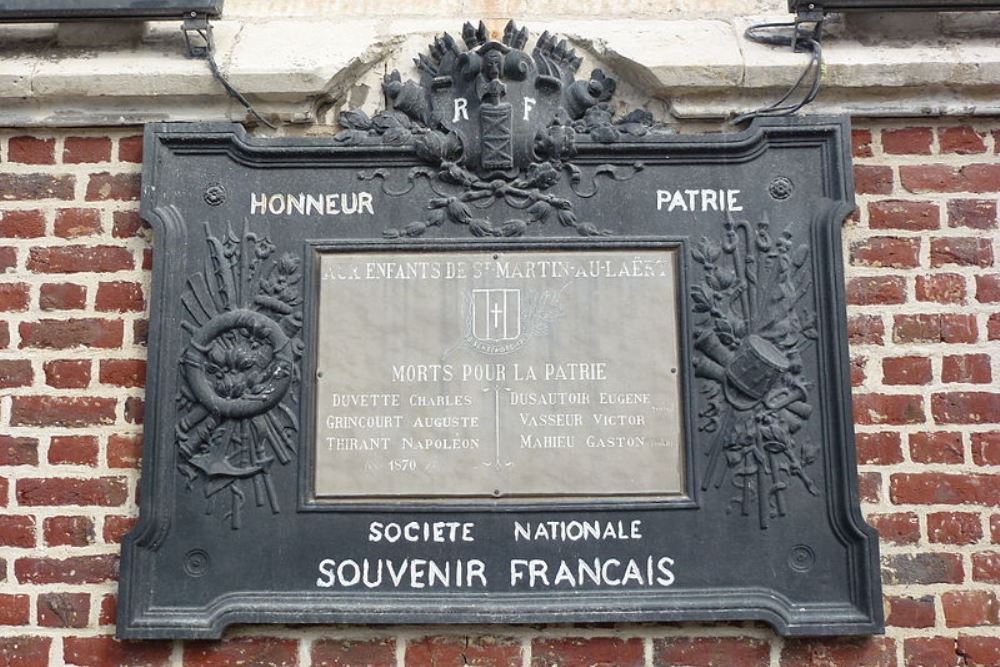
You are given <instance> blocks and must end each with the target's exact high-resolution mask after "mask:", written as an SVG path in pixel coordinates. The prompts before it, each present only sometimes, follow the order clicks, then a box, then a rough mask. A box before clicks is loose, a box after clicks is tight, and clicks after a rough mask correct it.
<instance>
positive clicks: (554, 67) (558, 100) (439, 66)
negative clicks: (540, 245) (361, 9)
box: [336, 21, 662, 237]
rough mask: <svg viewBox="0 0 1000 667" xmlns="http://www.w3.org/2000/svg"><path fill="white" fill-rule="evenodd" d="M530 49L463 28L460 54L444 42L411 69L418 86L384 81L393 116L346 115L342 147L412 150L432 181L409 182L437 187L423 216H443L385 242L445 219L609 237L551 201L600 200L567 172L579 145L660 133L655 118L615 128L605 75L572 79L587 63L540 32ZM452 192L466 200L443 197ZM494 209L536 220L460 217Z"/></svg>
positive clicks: (477, 227)
mask: <svg viewBox="0 0 1000 667" xmlns="http://www.w3.org/2000/svg"><path fill="white" fill-rule="evenodd" d="M527 43H528V31H527V30H526V29H524V28H518V27H517V26H516V25H515V24H514V22H513V21H511V22H510V23H508V24H507V26H506V28H505V29H504V32H503V36H502V38H501V39H500V40H499V41H497V40H495V39H491V36H490V33H489V31H488V30H487V28H486V26H485V25H484V24H483V23H482V22H480V23H479V26H478V27H474V26H473V25H472V24H471V23H466V24H465V26H464V27H463V29H462V40H461V43H460V42H458V41H456V40H455V39H454V38H453V37H452V36H451V35H449V34H447V33H444V34H443V35H441V36H440V37H437V38H436V39H435V40H434V42H433V43H432V44H431V45H430V47H429V49H428V52H427V53H426V54H421V55H420V56H419V57H418V58H416V59H415V61H414V62H415V63H416V65H417V69H418V70H419V71H420V82H419V83H417V82H415V81H412V80H406V81H404V80H403V79H402V77H401V76H400V74H399V72H398V71H394V72H392V73H391V74H389V75H387V76H386V77H385V79H384V82H383V88H384V90H385V94H386V97H387V99H388V103H389V105H390V107H391V108H389V109H386V110H385V111H381V112H379V113H378V114H376V115H375V116H374V117H372V118H369V117H368V116H367V115H366V114H365V113H364V112H361V111H346V112H344V113H342V114H341V115H340V119H339V120H340V123H341V125H343V126H344V130H343V131H341V132H340V133H339V134H338V135H337V136H336V140H337V141H338V142H339V143H342V144H348V145H356V144H373V143H379V144H384V145H397V146H408V145H412V146H413V149H414V151H415V152H416V154H417V156H418V157H419V158H420V160H421V161H422V162H424V163H427V164H428V165H431V166H432V167H433V169H434V170H435V171H434V172H433V173H430V172H426V171H424V172H420V171H418V172H414V173H413V174H411V180H412V178H417V177H426V178H428V179H429V180H430V181H432V183H434V184H435V186H434V191H435V193H437V194H438V195H440V197H439V198H438V199H437V200H433V201H432V202H431V203H430V204H429V206H428V207H429V208H430V209H433V210H441V211H442V213H441V214H440V215H439V214H438V213H435V214H433V215H432V216H431V217H430V219H428V220H424V221H417V222H414V223H413V224H412V225H408V226H406V227H404V228H402V229H395V230H387V231H386V234H387V236H390V237H395V236H418V235H420V234H423V233H424V231H426V229H427V227H428V226H436V225H440V224H442V222H443V221H444V220H445V219H449V220H452V221H454V222H456V223H459V224H466V225H469V228H470V229H471V230H472V232H473V233H474V234H475V235H477V236H501V235H503V236H516V235H520V234H522V233H524V231H525V229H526V227H527V225H529V224H532V223H534V222H545V220H546V218H549V217H553V218H556V219H558V220H559V221H560V223H561V224H563V225H564V226H568V227H573V228H575V229H576V230H577V232H578V233H580V234H585V235H593V234H603V233H606V232H605V231H603V230H599V229H597V228H596V227H595V226H594V225H592V224H589V223H584V222H579V223H578V222H577V221H576V216H575V214H574V213H573V205H572V202H570V201H568V200H566V199H563V198H557V197H553V196H551V195H548V194H546V193H545V191H546V190H549V189H550V188H552V187H553V186H555V185H557V183H559V182H560V181H561V180H562V176H563V175H564V174H568V176H569V179H568V180H569V185H570V188H571V189H572V191H573V194H575V195H577V196H579V197H588V196H592V195H593V192H594V190H590V191H589V192H586V193H584V191H580V190H579V189H578V187H577V186H579V185H580V183H581V180H582V173H581V170H580V169H579V168H577V167H575V166H574V165H572V164H570V160H571V159H572V158H573V156H574V155H576V142H577V137H578V135H587V136H589V140H590V141H593V142H599V143H612V142H615V141H618V140H619V139H621V138H623V137H629V138H637V137H641V136H643V135H645V134H647V133H648V132H650V131H653V130H658V129H662V128H657V127H654V124H653V118H652V115H651V114H650V113H649V112H647V111H643V110H636V111H632V112H631V113H629V114H627V115H626V116H625V117H624V118H622V119H619V120H617V121H615V120H613V113H612V110H611V105H610V100H611V97H612V95H613V94H614V92H615V87H616V83H615V80H614V79H612V78H611V77H608V76H607V75H605V74H604V72H602V71H601V70H599V69H595V70H593V71H592V72H591V74H590V76H589V77H588V78H586V79H577V78H576V72H577V70H578V69H579V68H580V64H581V62H582V60H581V58H580V57H579V56H577V54H576V52H575V51H574V50H573V49H572V48H570V47H569V45H568V44H567V43H566V40H563V39H557V38H556V37H554V36H553V35H551V34H549V33H548V32H544V33H542V35H541V36H539V37H538V39H537V40H536V41H535V45H534V47H533V48H532V49H531V51H530V53H529V52H528V51H527V50H526V46H527ZM631 167H632V169H631V171H629V170H624V171H622V170H621V169H620V168H618V167H615V166H612V165H601V166H599V167H597V168H596V170H595V171H594V173H593V174H592V176H593V177H594V178H595V179H596V176H598V175H605V176H610V177H611V178H613V179H614V180H627V179H628V178H630V177H631V176H632V175H634V173H635V172H637V171H639V170H641V169H642V165H641V164H634V165H631ZM361 177H362V178H363V179H365V180H368V179H371V178H382V177H383V174H381V173H379V172H378V171H376V172H374V173H371V174H363V175H362V176H361ZM437 186H441V187H437ZM448 186H457V187H458V188H460V190H458V191H454V192H452V191H447V192H446V191H444V190H445V188H447V187H448ZM411 187H412V186H411ZM594 187H596V183H595V184H594ZM386 192H387V194H390V195H392V196H396V195H395V193H393V192H389V191H386ZM406 192H409V189H407V190H406ZM490 199H503V200H504V201H505V202H506V203H507V204H508V206H510V207H511V208H515V209H521V210H527V211H528V212H529V215H527V216H525V218H524V219H522V218H515V219H510V220H505V221H502V222H493V221H490V220H489V219H488V218H486V217H483V218H476V217H475V216H474V215H472V213H471V211H469V210H468V209H467V207H465V204H466V203H469V202H475V201H483V202H484V203H486V204H488V200H490ZM478 207H479V208H488V206H486V205H479V206H478ZM467 213H468V214H467Z"/></svg>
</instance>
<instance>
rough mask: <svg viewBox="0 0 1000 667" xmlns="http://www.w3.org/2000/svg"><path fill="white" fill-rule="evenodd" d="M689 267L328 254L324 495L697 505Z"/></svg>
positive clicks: (319, 488) (321, 382) (324, 263)
mask: <svg viewBox="0 0 1000 667" xmlns="http://www.w3.org/2000/svg"><path fill="white" fill-rule="evenodd" d="M675 254H676V252H675V251H674V250H659V251H650V250H640V251H628V250H606V251H599V252H580V251H576V252H572V251H571V252H557V251H524V252H479V253H469V252H461V253H454V252H441V253H407V252H399V253H393V254H374V253H364V254H354V253H324V254H322V255H321V259H320V262H319V272H320V277H319V308H318V310H319V313H320V314H319V317H318V319H319V326H318V332H317V341H318V344H317V373H316V376H317V377H316V397H317V398H316V400H317V410H316V418H317V422H316V432H317V438H318V439H317V444H316V447H317V453H316V494H317V496H321V497H327V498H334V497H357V496H410V497H425V498H435V497H443V496H444V497H447V496H472V497H476V496H478V497H495V498H510V497H523V496H647V495H650V496H655V495H676V494H682V493H683V492H684V489H683V467H682V462H681V440H682V437H683V434H682V414H681V413H682V406H683V402H682V400H681V398H680V390H679V382H678V378H677V368H678V363H679V362H678V351H677V313H676V309H677V278H676V263H675V261H674V256H675ZM372 304H379V306H378V307H377V308H373V307H372ZM326 313H330V315H329V316H327V315H325V314H326ZM640 313H641V316H639V314H640ZM408 331H416V332H419V334H420V335H419V336H413V337H411V336H407V335H406V334H407V332H408ZM344 350H350V354H343V351H344ZM442 480H447V482H446V484H445V485H444V486H442Z"/></svg>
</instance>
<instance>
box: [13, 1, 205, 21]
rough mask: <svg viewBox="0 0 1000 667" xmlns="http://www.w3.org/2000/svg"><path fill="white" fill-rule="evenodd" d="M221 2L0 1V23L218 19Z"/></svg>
mask: <svg viewBox="0 0 1000 667" xmlns="http://www.w3.org/2000/svg"><path fill="white" fill-rule="evenodd" d="M222 3H223V0H0V23H9V22H22V21H23V22H57V21H91V20H105V19H126V20H145V21H149V20H169V19H182V18H186V17H191V16H201V17H213V18H214V17H217V16H219V14H221V13H222Z"/></svg>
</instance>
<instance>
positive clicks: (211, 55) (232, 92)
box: [197, 30, 278, 130]
mask: <svg viewBox="0 0 1000 667" xmlns="http://www.w3.org/2000/svg"><path fill="white" fill-rule="evenodd" d="M197 32H198V35H200V36H201V38H202V39H204V40H205V60H207V61H208V68H209V69H210V70H212V76H213V77H215V80H216V81H218V82H219V83H220V84H221V85H222V87H223V88H225V89H226V92H227V93H229V96H230V97H232V98H233V99H235V100H236V101H237V102H239V103H240V104H242V105H243V108H244V109H246V110H247V111H248V112H250V115H252V116H253V117H254V118H256V119H257V120H258V121H259V122H261V123H263V124H264V125H266V126H267V127H269V128H271V129H272V130H277V129H278V126H277V125H275V124H274V123H272V122H270V121H269V120H267V119H266V118H264V117H263V116H261V115H260V114H259V113H257V110H256V109H254V108H253V105H252V104H250V100H248V99H247V98H246V97H244V96H243V93H241V92H240V91H238V90H236V89H235V88H233V86H232V85H231V84H230V83H229V82H228V81H226V77H225V76H223V75H222V72H221V71H220V70H219V65H218V63H216V62H215V40H213V39H212V38H211V37H210V36H209V35H208V34H207V31H203V30H198V31H197Z"/></svg>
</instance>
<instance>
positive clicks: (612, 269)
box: [117, 24, 883, 638]
mask: <svg viewBox="0 0 1000 667" xmlns="http://www.w3.org/2000/svg"><path fill="white" fill-rule="evenodd" d="M529 42H531V43H530V44H529ZM580 67H581V59H580V58H579V57H578V56H577V55H576V54H575V53H574V52H573V51H572V49H570V48H569V47H568V46H567V45H566V43H565V42H563V41H562V40H560V39H558V38H555V37H553V36H552V35H551V34H549V33H543V34H542V35H540V36H539V37H538V38H537V39H534V40H532V39H531V35H530V34H529V33H528V32H527V30H525V29H523V28H519V27H517V26H515V25H513V24H510V25H509V26H508V27H507V29H506V30H505V31H503V33H502V35H492V34H490V33H489V32H488V31H487V30H486V28H485V27H483V26H482V25H480V26H478V27H477V26H473V25H466V26H465V27H464V28H463V30H462V35H461V39H460V40H456V39H453V38H451V37H449V36H447V35H444V36H442V37H440V38H438V39H436V40H435V42H434V43H433V44H432V45H431V46H430V48H429V49H428V51H427V53H425V54H422V55H420V56H419V57H418V59H417V72H418V73H417V74H415V76H417V78H418V80H417V81H414V80H410V79H408V78H407V77H406V76H404V75H402V74H400V73H396V72H394V73H392V74H389V75H388V76H386V77H385V81H384V93H385V95H386V99H387V100H388V102H389V108H387V109H384V110H381V111H378V112H377V113H374V114H372V115H369V114H366V113H363V112H361V111H345V112H343V113H342V114H341V116H340V121H339V122H340V124H341V126H342V129H341V130H340V131H339V132H338V133H337V134H336V136H334V137H331V138H281V139H258V138H254V137H251V136H249V135H248V134H247V133H246V131H245V130H244V129H243V128H242V127H241V126H238V125H231V124H169V123H163V124H154V125H150V126H147V129H146V145H145V152H144V156H145V158H144V159H145V165H144V172H143V195H142V215H143V217H144V218H145V219H146V220H148V221H149V222H150V224H151V225H152V226H153V229H154V239H155V240H154V244H155V252H154V253H153V257H154V266H153V287H152V297H151V313H150V336H149V377H148V378H147V397H146V423H145V435H144V451H143V463H142V465H143V469H142V479H141V486H142V496H141V500H140V502H141V506H140V520H139V523H138V525H137V526H136V528H135V530H133V531H132V532H131V533H130V534H129V535H128V536H126V538H125V540H124V543H123V547H122V565H121V568H122V571H121V579H120V590H119V598H118V601H119V604H118V610H119V619H118V625H117V632H118V635H119V636H120V637H122V638H166V637H178V638H191V637H218V636H220V635H221V633H222V632H223V630H224V628H225V627H227V626H228V625H232V624H237V623H325V622H335V623H366V624H367V623H544V622H614V621H640V620H647V621H664V620H671V621H677V620H698V621H716V620H751V619H756V620H763V621H766V622H768V623H770V624H772V625H773V626H774V627H775V628H776V629H777V630H778V631H779V632H781V633H783V634H789V635H807V634H865V633H873V632H879V631H880V630H881V628H882V623H883V621H882V601H881V591H880V587H879V586H880V584H879V568H878V540H877V535H876V534H875V532H874V531H873V530H872V529H871V528H870V527H868V526H867V525H866V524H865V523H864V521H863V519H862V517H861V513H860V510H859V505H858V491H857V482H856V479H857V472H856V466H855V461H854V444H853V443H854V438H853V431H852V411H851V402H850V373H849V370H848V354H847V337H846V324H845V316H844V308H845V306H844V294H843V270H842V266H841V257H842V253H841V246H840V228H841V225H842V222H843V220H844V217H845V216H846V215H847V214H848V213H849V212H850V211H851V210H852V209H853V206H854V204H853V199H852V192H853V187H852V183H851V169H850V158H849V156H850V131H849V125H848V121H847V119H845V118H832V117H802V118H772V119H758V120H755V121H754V122H753V123H752V124H751V125H750V126H749V127H748V128H746V129H744V130H742V131H739V132H731V133H717V134H704V135H700V134H699V135H683V134H674V133H673V132H671V131H670V129H669V128H667V127H665V126H663V125H660V124H658V123H656V122H654V120H653V118H652V117H651V116H650V115H649V114H648V113H646V112H644V111H641V110H632V111H628V110H624V111H622V110H621V109H620V107H619V106H617V105H616V104H615V103H614V102H613V95H614V91H615V87H616V84H615V81H614V78H613V77H612V76H610V75H608V74H607V73H605V72H602V71H601V70H592V71H590V72H589V73H585V72H581V71H579V70H580Z"/></svg>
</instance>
